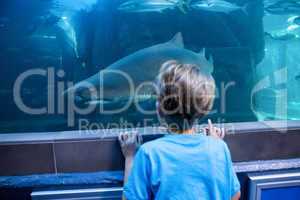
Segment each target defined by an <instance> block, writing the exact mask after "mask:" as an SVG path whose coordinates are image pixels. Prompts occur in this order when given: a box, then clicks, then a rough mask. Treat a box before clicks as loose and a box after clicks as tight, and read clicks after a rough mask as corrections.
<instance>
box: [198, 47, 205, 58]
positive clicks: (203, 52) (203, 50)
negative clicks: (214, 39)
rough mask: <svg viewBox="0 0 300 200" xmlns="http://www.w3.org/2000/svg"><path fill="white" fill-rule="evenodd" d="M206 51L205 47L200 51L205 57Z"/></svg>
mask: <svg viewBox="0 0 300 200" xmlns="http://www.w3.org/2000/svg"><path fill="white" fill-rule="evenodd" d="M205 52H206V49H205V48H203V49H202V50H201V51H200V52H199V55H200V56H201V57H203V58H205Z"/></svg>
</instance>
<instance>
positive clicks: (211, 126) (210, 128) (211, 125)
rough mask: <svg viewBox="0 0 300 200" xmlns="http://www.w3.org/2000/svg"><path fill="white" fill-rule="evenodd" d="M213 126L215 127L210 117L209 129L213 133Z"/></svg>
mask: <svg viewBox="0 0 300 200" xmlns="http://www.w3.org/2000/svg"><path fill="white" fill-rule="evenodd" d="M213 128H214V127H213V124H212V122H211V120H210V119H208V129H209V131H210V133H212V132H213V131H214V129H213Z"/></svg>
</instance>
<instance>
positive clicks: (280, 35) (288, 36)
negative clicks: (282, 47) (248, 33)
mask: <svg viewBox="0 0 300 200" xmlns="http://www.w3.org/2000/svg"><path fill="white" fill-rule="evenodd" d="M265 35H266V36H268V37H270V38H271V39H273V40H280V41H289V40H294V39H298V38H299V35H297V34H295V33H291V32H289V31H279V32H272V33H268V32H266V33H265Z"/></svg>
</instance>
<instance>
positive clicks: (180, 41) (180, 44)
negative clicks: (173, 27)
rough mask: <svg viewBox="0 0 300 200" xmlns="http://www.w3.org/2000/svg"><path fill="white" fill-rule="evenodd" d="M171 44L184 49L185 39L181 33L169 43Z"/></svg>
mask: <svg viewBox="0 0 300 200" xmlns="http://www.w3.org/2000/svg"><path fill="white" fill-rule="evenodd" d="M169 43H171V44H174V45H176V46H178V47H181V48H184V43H183V38H182V34H181V32H178V33H176V35H175V36H174V37H173V38H172V39H171V40H170V41H169Z"/></svg>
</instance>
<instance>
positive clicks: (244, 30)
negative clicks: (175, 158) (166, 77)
mask: <svg viewBox="0 0 300 200" xmlns="http://www.w3.org/2000/svg"><path fill="white" fill-rule="evenodd" d="M0 4H1V5H0V10H1V12H0V34H1V38H0V41H1V42H0V63H1V69H0V74H1V85H0V97H1V113H2V115H1V117H0V132H32V131H56V130H71V129H85V128H93V129H99V128H100V129H103V128H123V127H128V126H129V127H137V126H138V127H143V126H152V125H155V126H156V125H158V124H159V123H158V120H157V117H156V112H155V110H156V109H155V108H156V105H155V102H156V96H155V78H156V76H157V75H158V72H159V68H160V65H161V64H162V63H163V62H165V61H167V60H170V59H175V60H178V61H180V62H184V63H194V64H198V65H200V66H211V65H214V66H213V67H212V66H211V67H208V69H207V70H208V71H209V72H210V73H213V76H214V77H215V79H216V83H217V87H218V90H217V94H216V100H215V106H214V109H213V111H212V112H211V114H210V115H209V117H210V118H212V119H213V120H214V121H219V122H241V121H257V120H277V119H290V120H294V119H299V118H300V109H299V106H300V105H299V104H300V94H299V91H300V65H299V62H298V60H299V61H300V57H299V55H298V54H299V50H300V45H299V44H298V43H299V41H300V38H299V36H300V16H299V13H300V12H299V11H300V1H295V0H286V1H280V0H265V1H264V0H258V1H250V0H209V1H208V0H207V1H206V0H44V1H40V0H28V1H26V2H25V1H22V0H11V1H2V2H1V3H0ZM85 80H87V81H85ZM199 123H200V122H199Z"/></svg>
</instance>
